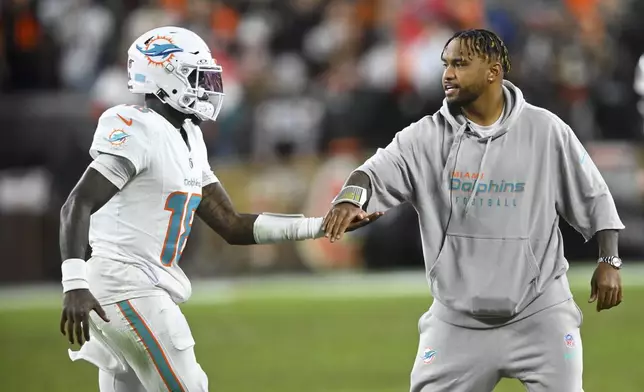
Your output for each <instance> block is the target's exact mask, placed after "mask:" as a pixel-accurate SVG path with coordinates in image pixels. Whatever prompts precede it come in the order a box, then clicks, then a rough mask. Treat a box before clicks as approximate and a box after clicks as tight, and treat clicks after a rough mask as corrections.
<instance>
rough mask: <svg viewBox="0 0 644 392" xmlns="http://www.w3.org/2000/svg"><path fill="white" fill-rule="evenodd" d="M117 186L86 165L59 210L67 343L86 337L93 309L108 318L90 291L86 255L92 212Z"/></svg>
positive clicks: (63, 325)
mask: <svg viewBox="0 0 644 392" xmlns="http://www.w3.org/2000/svg"><path fill="white" fill-rule="evenodd" d="M118 190H119V189H118V188H117V187H116V186H115V185H114V184H113V183H112V182H110V181H109V180H108V179H107V178H105V177H104V176H103V175H102V174H101V173H99V172H98V171H96V170H95V169H93V168H92V167H88V168H87V170H86V171H85V173H84V174H83V176H82V177H81V179H80V181H79V182H78V184H76V186H75V187H74V189H73V190H72V192H71V193H70V195H69V197H68V198H67V201H66V202H65V204H64V205H63V208H62V209H61V211H60V255H61V257H62V259H63V265H62V272H63V291H64V292H65V298H64V300H63V312H62V316H61V320H60V332H61V333H62V334H63V335H67V337H68V339H69V342H70V343H71V344H74V337H76V342H78V344H81V345H82V344H83V342H84V341H87V340H89V323H88V317H89V313H90V311H92V310H94V311H96V312H97V314H98V315H99V316H101V318H103V320H105V321H109V320H108V319H107V317H106V315H105V312H104V311H103V309H102V308H101V306H100V305H99V303H98V301H97V300H96V298H94V296H93V295H92V293H91V292H90V291H89V285H88V283H87V280H86V278H85V273H84V271H85V254H86V251H87V245H88V242H89V241H88V236H89V222H90V217H91V215H92V213H94V212H95V211H97V210H98V209H100V208H101V207H102V206H103V205H105V203H107V202H108V201H109V200H110V199H111V198H112V197H113V196H114V195H115V194H116V193H117V192H118Z"/></svg>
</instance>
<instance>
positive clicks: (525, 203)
mask: <svg viewBox="0 0 644 392" xmlns="http://www.w3.org/2000/svg"><path fill="white" fill-rule="evenodd" d="M503 92H504V96H505V115H504V118H503V119H502V120H501V123H500V126H499V130H498V131H497V132H496V133H495V134H493V135H492V136H489V137H481V135H479V134H477V133H475V132H474V131H472V130H471V129H470V127H468V120H467V119H466V118H465V117H464V116H462V115H461V114H457V113H453V112H450V109H449V108H448V106H447V104H446V103H443V107H442V108H441V109H440V110H439V111H438V112H436V113H435V114H434V115H433V116H426V117H424V118H423V119H421V120H420V121H418V122H416V123H414V124H411V125H410V126H408V127H407V128H405V129H403V130H402V131H400V132H398V133H397V134H396V136H395V138H394V139H393V141H392V142H391V143H390V144H389V145H388V146H387V147H386V148H384V149H378V151H377V152H376V153H375V154H374V155H373V156H372V157H371V158H370V159H369V160H367V161H366V162H365V163H364V164H363V165H362V166H361V167H359V168H358V169H356V170H359V171H362V172H364V173H366V174H367V175H368V176H369V178H370V179H371V187H372V195H371V198H370V200H369V201H368V204H367V206H366V209H367V212H369V213H371V212H376V211H385V210H387V209H389V208H392V207H394V206H396V205H398V204H400V203H403V202H409V203H411V204H412V205H413V206H414V208H415V209H416V211H417V212H418V217H419V221H420V230H421V237H422V243H423V254H424V258H425V266H426V271H427V273H426V276H427V280H428V283H429V286H430V290H431V293H432V295H433V297H434V302H433V304H432V306H431V308H430V312H431V313H432V314H433V315H435V316H436V317H438V318H440V319H442V320H443V321H445V322H448V323H451V324H454V325H460V326H464V327H470V328H490V327H495V326H499V325H504V324H507V323H510V322H514V321H517V320H520V319H522V318H525V317H527V316H529V315H531V314H534V313H536V312H538V311H540V310H543V309H545V308H548V307H550V306H553V305H556V304H558V303H561V302H564V301H566V300H568V299H570V298H572V294H571V292H570V287H569V285H568V280H567V278H566V271H567V270H568V262H567V261H566V258H565V257H564V249H563V240H562V236H561V232H560V230H559V227H558V223H559V216H560V215H561V216H563V217H564V218H565V219H566V221H568V222H569V223H570V224H571V225H572V226H573V227H574V228H575V229H576V230H577V231H578V232H580V233H581V234H582V235H583V236H584V238H585V239H586V241H588V240H589V239H590V238H592V237H593V235H594V234H595V233H596V232H597V231H600V230H606V229H616V230H620V229H623V228H624V225H623V224H622V222H621V221H620V218H619V216H618V214H617V210H616V209H615V203H614V201H613V198H612V196H611V194H610V192H609V190H608V187H607V186H606V183H605V181H604V179H603V178H602V176H601V174H600V173H599V171H598V170H597V167H596V166H595V164H594V163H593V161H592V160H591V158H590V157H589V156H588V153H587V152H586V150H585V149H584V147H583V146H582V144H581V143H580V142H579V140H578V139H577V137H576V136H575V134H574V133H573V131H572V130H571V129H570V127H569V126H568V125H566V123H564V122H563V121H562V120H561V119H560V118H558V117H557V116H556V115H554V114H553V113H551V112H549V111H547V110H545V109H542V108H539V107H536V106H533V105H530V104H529V103H527V102H526V101H525V100H524V98H523V94H522V93H521V90H519V89H518V88H517V87H515V86H514V85H513V84H512V83H510V82H508V81H504V82H503Z"/></svg>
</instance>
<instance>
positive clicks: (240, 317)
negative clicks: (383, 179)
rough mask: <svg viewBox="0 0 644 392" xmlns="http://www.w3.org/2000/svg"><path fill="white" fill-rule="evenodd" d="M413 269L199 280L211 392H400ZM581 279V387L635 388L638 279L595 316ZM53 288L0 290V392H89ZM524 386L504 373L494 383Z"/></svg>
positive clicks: (410, 334)
mask: <svg viewBox="0 0 644 392" xmlns="http://www.w3.org/2000/svg"><path fill="white" fill-rule="evenodd" d="M414 276H415V277H414V278H413V279H409V280H406V279H402V278H396V277H391V278H390V277H389V275H379V276H378V277H376V278H374V279H367V278H329V279H324V278H321V279H316V280H310V279H304V280H289V279H286V280H283V281H281V280H271V281H269V282H264V283H257V282H256V281H245V282H242V283H238V284H225V285H215V286H213V285H212V284H210V283H203V284H196V285H195V296H194V300H193V301H191V302H190V303H189V304H187V305H185V306H183V309H184V312H185V313H186V316H187V318H188V321H189V322H190V324H191V327H192V331H193V334H194V336H195V339H196V341H197V346H196V351H197V356H198V358H199V361H200V363H201V365H202V367H203V368H204V370H205V371H206V373H207V374H208V376H209V379H210V385H211V387H210V390H211V391H222V392H256V391H263V392H296V391H297V392H300V391H308V392H323V391H324V392H330V391H333V392H404V391H407V390H408V379H409V371H410V368H411V364H412V362H413V360H414V356H415V355H416V345H417V338H418V336H417V321H418V317H419V316H420V315H421V314H422V313H423V312H424V311H425V310H426V308H427V307H428V305H429V304H430V299H429V298H428V296H427V295H426V294H425V292H426V287H425V285H424V283H423V281H422V273H421V274H420V275H418V276H417V275H414ZM587 276H588V271H582V272H580V273H577V274H576V277H574V279H571V281H572V282H573V284H574V286H575V288H576V290H575V294H576V296H577V297H576V298H577V302H578V303H579V305H580V307H581V308H582V310H583V311H584V317H585V319H584V324H583V326H582V335H583V338H584V358H585V372H584V374H585V376H584V378H585V385H584V387H585V391H586V392H600V391H601V392H605V391H611V392H612V391H615V392H617V391H619V392H636V391H642V390H643V389H644V387H643V385H644V371H642V370H644V366H643V365H642V360H641V358H642V355H641V354H642V353H644V339H642V338H641V336H642V335H641V332H642V331H643V326H644V312H642V303H643V302H644V285H641V282H639V280H641V279H639V278H638V279H637V280H638V281H637V282H635V281H634V280H633V281H629V280H628V279H627V282H626V283H627V286H626V293H625V302H624V303H623V304H622V305H621V306H620V307H618V308H616V309H614V310H611V311H608V312H602V313H599V314H598V313H596V312H595V311H594V309H593V307H592V306H591V305H589V304H587V303H586V299H587V297H588V290H587V289H586V288H585V287H586V285H587V283H586V282H587ZM260 282H261V281H260ZM387 282H388V283H387ZM56 290H57V288H53V289H46V290H45V289H43V290H39V289H33V290H32V289H29V290H25V293H21V294H16V293H15V292H14V291H11V292H4V293H3V292H2V291H0V301H1V302H0V343H1V347H2V350H1V351H0V365H1V366H2V376H3V377H2V385H1V386H0V390H1V391H20V392H31V391H47V392H63V391H64V392H86V391H95V390H97V389H98V388H97V382H96V374H97V371H96V369H95V368H94V367H93V366H92V365H89V364H87V363H72V362H71V361H70V360H69V359H68V357H67V352H66V350H67V347H68V345H67V343H66V341H65V339H64V338H63V337H62V336H61V335H60V333H59V332H58V321H59V308H58V307H59V300H60V294H59V293H58V292H56ZM522 390H523V388H522V387H521V385H520V384H519V383H518V382H516V381H511V380H504V381H503V382H502V383H501V384H499V386H498V387H497V389H496V391H502V392H510V391H522Z"/></svg>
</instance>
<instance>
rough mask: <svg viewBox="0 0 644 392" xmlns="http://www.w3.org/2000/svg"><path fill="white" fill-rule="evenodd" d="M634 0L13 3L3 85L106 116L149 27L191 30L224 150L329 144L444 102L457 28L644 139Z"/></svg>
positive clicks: (642, 11)
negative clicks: (212, 88) (201, 43)
mask: <svg viewBox="0 0 644 392" xmlns="http://www.w3.org/2000/svg"><path fill="white" fill-rule="evenodd" d="M643 3H644V2H641V1H634V0H632V1H631V0H485V1H484V0H229V1H225V0H111V1H97V0H4V1H3V2H2V8H1V11H0V26H1V28H0V83H1V86H2V91H3V92H7V91H11V92H16V91H24V90H43V89H46V90H75V91H82V92H85V91H90V92H91V100H92V106H93V111H94V113H93V115H94V116H96V115H98V114H100V112H102V110H104V109H105V108H107V107H110V106H112V105H115V104H119V103H123V102H131V101H133V100H136V97H134V96H132V95H131V94H129V93H128V92H127V89H126V82H125V75H126V72H125V66H124V63H125V61H126V58H127V57H126V50H127V48H128V46H129V45H130V44H131V42H132V41H133V40H134V39H135V38H136V37H137V36H139V35H140V34H142V33H143V32H145V31H146V30H148V29H151V28H153V27H155V26H160V25H177V26H183V27H187V28H190V29H192V30H194V31H196V32H197V33H198V34H200V35H201V36H202V37H204V39H205V40H206V41H207V42H208V43H209V44H210V45H211V47H212V49H213V53H214V55H215V57H216V59H217V60H218V61H219V62H220V63H221V64H222V65H223V68H224V83H225V84H224V88H225V91H226V94H227V97H226V101H225V105H224V111H223V113H222V115H221V117H220V121H219V122H218V124H216V125H215V126H214V127H213V129H212V130H211V131H209V132H208V135H207V136H208V140H209V144H210V149H211V154H212V155H214V156H216V157H218V158H220V159H226V158H230V159H239V158H242V159H243V158H246V157H251V158H253V159H260V160H261V159H264V158H269V157H270V156H271V155H273V154H274V153H275V150H276V149H275V146H278V145H280V144H284V143H287V144H291V145H292V147H293V151H294V153H296V154H299V153H304V154H307V153H316V152H324V151H326V150H327V149H328V148H329V146H330V145H332V144H330V141H332V140H334V139H339V138H354V139H356V140H357V141H358V142H359V143H358V144H356V145H359V146H361V147H366V148H373V147H376V146H382V145H384V144H385V143H387V142H388V141H389V140H390V138H391V136H392V134H393V133H394V132H396V131H398V130H400V129H401V128H402V127H404V126H405V125H407V124H408V123H410V122H412V121H415V120H416V119H418V118H419V117H421V116H422V115H424V114H426V113H430V112H433V111H434V110H436V109H437V108H438V106H439V105H440V103H441V100H442V96H443V93H442V91H441V90H442V89H441V86H440V77H441V72H442V68H441V67H442V64H441V62H440V52H441V51H442V49H443V45H444V43H445V42H446V40H447V39H448V38H449V37H450V36H451V35H452V34H453V33H454V32H455V31H457V30H460V29H467V28H475V27H486V28H490V29H493V30H494V31H496V32H497V33H498V34H500V35H501V36H502V38H503V39H504V40H505V42H506V44H507V46H508V47H509V50H510V53H511V58H512V62H513V69H512V71H511V73H510V74H509V75H508V78H509V79H510V80H512V81H514V82H515V83H517V84H518V85H519V86H520V87H521V88H522V89H523V90H524V93H525V95H526V96H527V98H528V99H529V100H530V101H531V102H532V103H534V104H537V105H540V106H544V107H546V108H548V109H551V110H553V111H554V112H556V113H557V114H558V115H560V116H561V117H562V118H564V120H566V121H568V122H569V123H570V124H571V125H572V126H573V128H574V129H575V131H576V132H577V133H578V135H579V137H580V138H581V139H582V140H596V139H611V138H619V139H639V138H640V135H641V134H642V129H641V128H642V127H641V125H640V122H641V120H640V116H639V114H638V112H637V108H636V104H637V100H638V97H637V95H636V93H635V91H634V89H633V76H634V71H635V65H636V63H637V60H638V58H639V56H640V55H641V54H642V52H644V40H643V39H642V32H643V31H644V23H641V21H642V20H644V4H643Z"/></svg>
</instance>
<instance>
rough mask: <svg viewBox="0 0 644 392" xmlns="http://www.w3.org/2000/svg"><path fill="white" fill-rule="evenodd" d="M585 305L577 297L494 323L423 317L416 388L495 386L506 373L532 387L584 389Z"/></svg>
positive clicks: (469, 391)
mask: <svg viewBox="0 0 644 392" xmlns="http://www.w3.org/2000/svg"><path fill="white" fill-rule="evenodd" d="M581 323H582V314H581V310H580V309H579V308H578V307H577V304H576V303H575V302H574V300H572V299H570V300H568V301H566V302H564V303H561V304H559V305H556V306H553V307H551V308H548V309H545V310H542V311H541V312H538V313H536V314H534V315H532V316H529V317H527V318H525V319H523V320H519V321H517V322H515V323H512V324H508V325H505V326H503V327H499V328H494V329H468V328H463V327H458V326H454V325H451V324H447V323H445V322H443V321H441V320H439V319H437V318H436V317H435V316H432V314H431V313H430V312H427V313H425V314H424V315H423V316H422V317H421V319H420V321H419V330H420V343H419V346H418V353H417V355H416V360H415V362H414V368H413V370H412V373H411V392H491V391H493V390H494V387H495V385H496V384H497V383H498V382H499V381H500V379H501V378H503V377H505V378H516V379H519V380H520V381H521V382H522V383H523V385H524V386H525V387H526V389H527V390H528V391H529V392H583V389H582V371H583V356H582V346H581V336H580V334H579V328H580V326H581Z"/></svg>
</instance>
